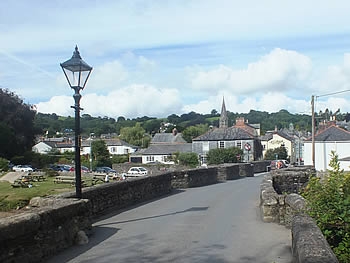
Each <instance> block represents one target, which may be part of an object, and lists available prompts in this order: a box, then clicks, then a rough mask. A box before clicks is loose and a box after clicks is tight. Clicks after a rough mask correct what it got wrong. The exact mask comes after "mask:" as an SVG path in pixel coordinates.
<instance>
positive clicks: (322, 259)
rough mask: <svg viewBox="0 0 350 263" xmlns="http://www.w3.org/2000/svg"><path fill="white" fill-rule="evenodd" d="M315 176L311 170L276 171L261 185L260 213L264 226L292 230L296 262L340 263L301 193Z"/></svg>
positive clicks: (300, 168)
mask: <svg viewBox="0 0 350 263" xmlns="http://www.w3.org/2000/svg"><path fill="white" fill-rule="evenodd" d="M312 175H315V170H314V169H313V168H312V167H297V168H290V169H281V170H275V171H273V172H271V173H269V174H267V175H265V176H264V179H263V181H262V183H261V184H260V209H261V215H262V219H263V221H265V222H274V223H279V224H282V225H285V226H286V227H287V228H291V231H292V254H293V260H294V261H293V262H296V263H304V262H318V263H326V262H329V263H336V262H338V260H337V258H336V256H335V255H334V253H333V251H332V249H331V248H330V246H329V244H328V243H327V241H326V239H325V237H324V236H323V234H322V232H321V230H320V229H319V228H318V226H317V225H316V222H315V221H314V220H313V219H312V218H311V217H309V216H308V215H307V213H306V209H307V205H306V201H305V199H304V198H303V197H302V196H300V195H299V194H298V193H299V192H300V190H301V189H303V187H305V186H306V184H307V182H308V180H309V177H310V176H312Z"/></svg>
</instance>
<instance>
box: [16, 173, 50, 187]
mask: <svg viewBox="0 0 350 263" xmlns="http://www.w3.org/2000/svg"><path fill="white" fill-rule="evenodd" d="M44 180H46V178H45V176H44V175H42V174H30V173H29V174H27V175H22V176H21V178H18V179H16V180H14V182H13V184H11V186H12V187H13V188H18V187H25V188H26V187H28V188H29V187H31V186H32V182H40V181H44Z"/></svg>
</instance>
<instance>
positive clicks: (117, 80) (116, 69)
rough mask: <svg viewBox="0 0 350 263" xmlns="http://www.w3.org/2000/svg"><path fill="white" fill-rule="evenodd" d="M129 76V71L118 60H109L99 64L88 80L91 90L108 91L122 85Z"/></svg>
mask: <svg viewBox="0 0 350 263" xmlns="http://www.w3.org/2000/svg"><path fill="white" fill-rule="evenodd" d="M128 77H129V73H128V71H127V70H126V69H125V68H124V66H123V65H122V64H121V63H120V62H119V61H118V60H114V61H109V62H106V63H104V64H103V65H100V66H97V67H96V68H95V69H94V70H93V71H92V72H91V76H90V79H89V80H88V83H87V85H88V88H89V90H90V91H99V92H101V91H104V92H105V91H108V90H111V89H114V88H116V87H118V86H120V84H121V83H123V81H125V80H126V79H127V78H128Z"/></svg>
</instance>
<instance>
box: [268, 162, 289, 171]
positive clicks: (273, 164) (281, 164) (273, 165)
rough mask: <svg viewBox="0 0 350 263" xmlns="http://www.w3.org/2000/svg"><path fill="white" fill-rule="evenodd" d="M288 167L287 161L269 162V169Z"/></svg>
mask: <svg viewBox="0 0 350 263" xmlns="http://www.w3.org/2000/svg"><path fill="white" fill-rule="evenodd" d="M288 166H289V162H288V161H287V160H273V161H271V164H270V167H271V169H272V170H273V169H281V168H286V167H288Z"/></svg>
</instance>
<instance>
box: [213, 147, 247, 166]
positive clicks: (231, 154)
mask: <svg viewBox="0 0 350 263" xmlns="http://www.w3.org/2000/svg"><path fill="white" fill-rule="evenodd" d="M242 155H243V151H242V150H241V149H240V148H238V147H231V148H217V149H211V150H209V152H208V154H207V161H208V164H222V163H237V162H239V160H240V158H241V156H242Z"/></svg>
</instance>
